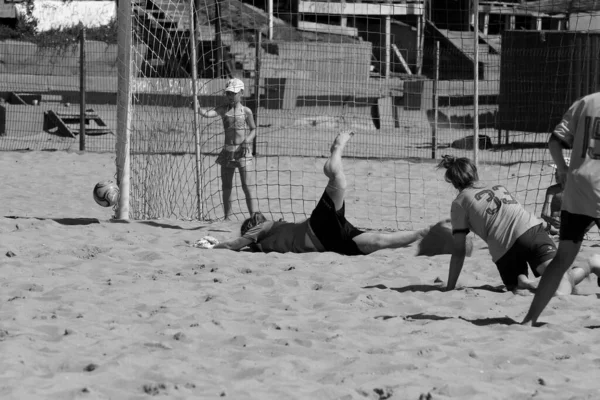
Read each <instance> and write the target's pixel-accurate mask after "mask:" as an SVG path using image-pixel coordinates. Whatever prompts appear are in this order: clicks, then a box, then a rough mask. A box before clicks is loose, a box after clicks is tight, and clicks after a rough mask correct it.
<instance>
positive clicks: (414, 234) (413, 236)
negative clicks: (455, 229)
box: [352, 228, 429, 254]
mask: <svg viewBox="0 0 600 400" xmlns="http://www.w3.org/2000/svg"><path fill="white" fill-rule="evenodd" d="M428 231H429V228H426V229H423V230H420V231H411V232H393V233H381V232H365V233H362V234H360V235H358V236H355V237H354V238H353V239H352V240H353V241H354V243H356V245H357V246H358V248H359V249H360V251H362V252H363V253H364V254H371V253H373V252H375V251H377V250H382V249H397V248H400V247H406V246H408V245H409V244H411V243H414V242H416V241H417V240H420V239H422V238H423V236H425V234H426V233H427V232H428Z"/></svg>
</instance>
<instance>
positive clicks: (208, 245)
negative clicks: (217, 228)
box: [192, 236, 219, 249]
mask: <svg viewBox="0 0 600 400" xmlns="http://www.w3.org/2000/svg"><path fill="white" fill-rule="evenodd" d="M217 244H219V241H218V240H217V239H215V238H214V237H212V236H204V237H203V238H202V239H200V240H197V241H196V242H195V243H194V244H192V246H193V247H197V248H199V249H212V248H213V247H215V246H216V245H217Z"/></svg>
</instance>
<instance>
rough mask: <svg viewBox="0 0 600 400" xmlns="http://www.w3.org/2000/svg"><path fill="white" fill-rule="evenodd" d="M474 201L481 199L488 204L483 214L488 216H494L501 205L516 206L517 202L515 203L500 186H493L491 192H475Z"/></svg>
mask: <svg viewBox="0 0 600 400" xmlns="http://www.w3.org/2000/svg"><path fill="white" fill-rule="evenodd" d="M475 199H477V200H481V199H483V200H485V201H487V202H488V203H490V204H489V205H488V207H487V208H486V209H485V212H486V213H488V214H489V215H494V214H496V213H497V212H498V210H499V209H500V207H501V206H502V204H518V201H516V200H515V199H514V198H513V197H512V196H511V195H510V193H508V190H506V188H505V187H504V186H502V185H496V186H493V187H492V190H489V189H485V190H482V191H481V192H477V193H476V194H475Z"/></svg>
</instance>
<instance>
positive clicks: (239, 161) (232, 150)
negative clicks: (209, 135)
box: [216, 144, 252, 168]
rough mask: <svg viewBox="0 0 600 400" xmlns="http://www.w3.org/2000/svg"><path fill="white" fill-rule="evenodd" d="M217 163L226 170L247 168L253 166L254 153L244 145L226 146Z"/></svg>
mask: <svg viewBox="0 0 600 400" xmlns="http://www.w3.org/2000/svg"><path fill="white" fill-rule="evenodd" d="M216 163H217V164H219V165H221V166H223V167H226V168H245V167H247V166H250V165H252V151H251V150H250V149H249V148H248V147H247V146H246V145H244V144H235V145H233V144H226V145H225V146H223V150H221V152H220V153H219V155H218V156H217V161H216Z"/></svg>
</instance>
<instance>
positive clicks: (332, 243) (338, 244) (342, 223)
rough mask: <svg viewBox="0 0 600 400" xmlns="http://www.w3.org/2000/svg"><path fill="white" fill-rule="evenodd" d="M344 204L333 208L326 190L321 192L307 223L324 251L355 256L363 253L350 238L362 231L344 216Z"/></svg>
mask: <svg viewBox="0 0 600 400" xmlns="http://www.w3.org/2000/svg"><path fill="white" fill-rule="evenodd" d="M345 210H346V204H345V203H344V205H342V208H341V209H339V210H337V211H336V210H335V204H333V200H331V198H330V197H329V195H328V194H327V192H324V193H323V196H321V199H320V200H319V203H317V206H316V207H315V209H314V210H313V212H312V214H311V216H310V219H309V223H310V227H311V228H312V230H313V232H314V233H315V236H316V237H317V239H319V241H320V242H321V244H322V245H323V247H324V248H325V251H333V252H336V253H339V254H344V255H347V256H357V255H362V254H364V253H363V252H362V251H360V249H359V248H358V246H357V245H356V243H355V242H354V240H352V238H354V237H356V236H358V235H360V234H361V233H363V231H361V230H360V229H358V228H355V227H354V225H352V224H351V223H350V222H348V221H347V220H346V217H345V216H344V214H345Z"/></svg>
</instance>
